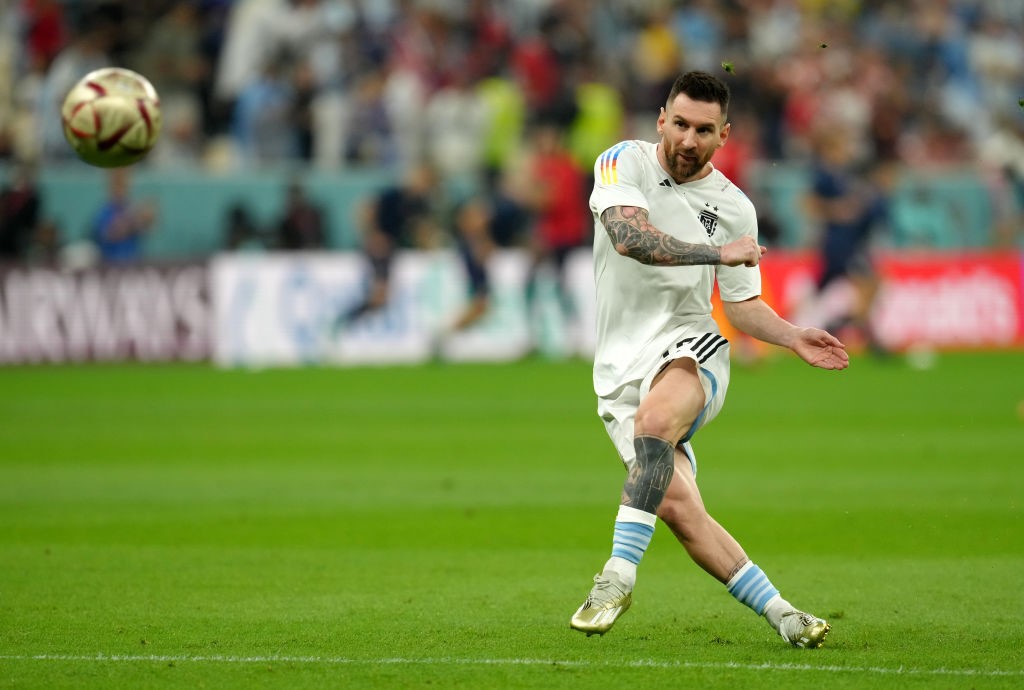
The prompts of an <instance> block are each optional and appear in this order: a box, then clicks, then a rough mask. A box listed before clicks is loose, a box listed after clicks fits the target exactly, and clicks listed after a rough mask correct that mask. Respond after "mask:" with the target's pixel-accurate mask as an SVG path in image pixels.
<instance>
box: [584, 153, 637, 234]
mask: <svg viewBox="0 0 1024 690" xmlns="http://www.w3.org/2000/svg"><path fill="white" fill-rule="evenodd" d="M642 156H643V151H642V150H641V148H640V146H639V145H638V143H637V142H635V141H624V142H621V143H619V144H616V145H615V146H613V147H611V148H610V149H608V150H607V151H605V152H604V153H602V154H601V155H600V156H598V157H597V161H596V162H595V163H594V191H593V193H592V194H591V195H590V207H591V209H592V210H593V211H594V212H595V213H596V214H597V215H598V216H600V215H601V214H602V213H604V211H605V210H606V209H609V208H611V207H613V206H637V207H639V208H644V209H647V210H650V206H649V205H648V202H647V197H646V196H645V195H644V193H643V191H642V189H643V176H644V171H643V162H642Z"/></svg>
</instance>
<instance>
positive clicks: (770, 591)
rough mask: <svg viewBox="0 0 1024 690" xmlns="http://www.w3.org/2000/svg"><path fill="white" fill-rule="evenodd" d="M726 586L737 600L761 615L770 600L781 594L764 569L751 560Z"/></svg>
mask: <svg viewBox="0 0 1024 690" xmlns="http://www.w3.org/2000/svg"><path fill="white" fill-rule="evenodd" d="M725 586H726V588H728V590H729V594H731V595H733V596H734V597H736V601H738V602H740V603H741V604H746V605H747V606H749V607H750V608H752V609H753V610H754V612H755V613H756V614H757V615H759V616H760V615H761V614H763V613H764V610H765V607H767V606H768V602H769V601H771V600H772V598H773V597H776V596H778V594H779V590H778V589H776V588H775V585H773V584H772V583H771V580H769V579H768V576H767V575H765V574H764V571H763V570H761V569H760V568H759V567H757V566H756V565H754V564H753V563H750V562H748V563H747V564H746V565H745V566H743V567H742V568H740V571H739V572H738V573H736V574H735V575H734V576H733V577H732V579H731V580H729V582H727V583H726V585H725Z"/></svg>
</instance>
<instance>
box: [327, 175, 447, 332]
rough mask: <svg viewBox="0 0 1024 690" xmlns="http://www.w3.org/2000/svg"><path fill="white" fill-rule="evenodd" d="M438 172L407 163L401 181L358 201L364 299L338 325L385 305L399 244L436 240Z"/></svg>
mask: <svg viewBox="0 0 1024 690" xmlns="http://www.w3.org/2000/svg"><path fill="white" fill-rule="evenodd" d="M439 194H440V188H439V181H438V178H437V173H436V172H435V171H434V170H433V168H431V167H430V166H429V165H425V164H419V165H415V166H413V167H412V168H410V169H409V170H408V171H407V172H406V174H405V177H404V178H403V179H402V181H401V182H400V183H399V184H397V185H394V186H391V187H387V188H385V189H383V190H381V191H380V192H379V193H378V194H376V195H375V196H374V197H373V198H372V199H370V200H368V201H367V202H366V203H365V204H363V205H361V206H360V208H359V210H358V213H359V218H358V222H359V226H360V229H361V231H362V249H363V252H364V254H365V256H366V260H367V263H368V264H369V268H370V282H369V285H368V287H367V290H366V295H365V296H364V298H363V299H362V300H361V301H360V302H359V303H358V304H356V306H355V307H353V308H351V309H349V310H347V311H346V312H345V313H343V314H341V315H340V316H339V318H338V320H337V323H336V324H335V325H336V327H337V328H341V327H344V326H345V325H347V324H348V323H350V322H352V321H354V320H356V319H358V318H360V317H361V316H363V315H365V314H367V313H370V312H374V311H376V310H378V309H380V308H382V307H384V306H385V305H386V304H387V302H388V297H389V296H390V279H391V264H392V261H393V259H394V256H395V252H396V251H397V250H398V249H399V248H403V247H404V248H413V247H419V248H425V247H431V246H433V245H434V244H435V243H436V238H437V222H436V214H437V209H438V207H439V205H440V198H439Z"/></svg>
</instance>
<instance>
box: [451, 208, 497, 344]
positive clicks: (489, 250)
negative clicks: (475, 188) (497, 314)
mask: <svg viewBox="0 0 1024 690" xmlns="http://www.w3.org/2000/svg"><path fill="white" fill-rule="evenodd" d="M491 219H492V212H491V208H490V206H489V205H488V204H487V202H486V201H485V200H484V199H483V197H479V196H478V197H472V198H470V199H468V200H467V201H465V202H463V203H462V204H460V205H459V206H458V208H456V210H455V218H454V225H455V242H456V246H457V248H458V251H459V257H460V258H461V259H462V266H463V269H464V270H465V273H466V282H467V287H468V291H469V294H468V297H469V301H468V303H467V304H466V307H465V309H463V310H462V312H461V313H460V314H459V315H458V316H457V317H456V318H455V321H454V322H453V323H452V325H451V330H453V331H461V330H464V329H466V328H469V327H470V326H472V325H473V324H475V323H477V322H478V321H479V320H480V319H482V318H483V317H484V316H485V315H486V314H487V310H488V308H489V307H490V299H491V286H490V280H489V278H488V274H487V271H488V268H487V264H488V261H490V258H491V255H492V254H493V253H494V249H495V244H494V239H493V237H492V236H491V228H490V226H491Z"/></svg>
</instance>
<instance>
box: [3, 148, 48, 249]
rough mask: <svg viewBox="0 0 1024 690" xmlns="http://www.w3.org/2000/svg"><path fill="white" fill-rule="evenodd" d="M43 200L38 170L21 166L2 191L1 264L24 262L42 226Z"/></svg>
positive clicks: (16, 169)
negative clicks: (37, 179)
mask: <svg viewBox="0 0 1024 690" xmlns="http://www.w3.org/2000/svg"><path fill="white" fill-rule="evenodd" d="M40 217H41V202H40V198H39V189H38V187H37V186H36V178H35V171H34V170H33V169H32V168H30V167H28V166H24V165H22V166H18V167H16V168H14V169H13V170H12V171H11V179H10V182H9V183H8V184H6V185H5V186H4V188H3V189H2V190H0V263H14V262H22V261H24V260H25V259H26V258H27V257H28V254H29V251H30V249H31V248H32V246H33V243H34V242H35V240H36V234H37V232H38V230H39V227H40Z"/></svg>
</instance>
